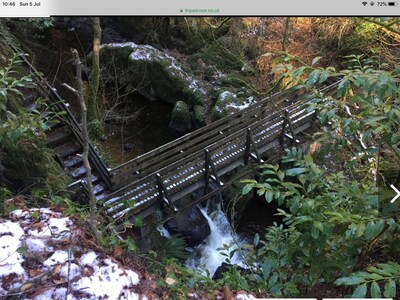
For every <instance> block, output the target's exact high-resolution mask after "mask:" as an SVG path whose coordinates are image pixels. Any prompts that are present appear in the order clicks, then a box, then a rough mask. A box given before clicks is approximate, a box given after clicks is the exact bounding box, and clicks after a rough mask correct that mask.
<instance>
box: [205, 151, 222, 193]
mask: <svg viewBox="0 0 400 300" xmlns="http://www.w3.org/2000/svg"><path fill="white" fill-rule="evenodd" d="M204 154H205V158H204V163H205V166H204V168H205V174H204V175H205V178H204V179H205V192H206V193H207V192H208V186H209V179H210V177H211V178H212V179H213V180H214V181H215V182H216V183H217V185H218V187H221V186H222V185H223V183H222V182H221V181H220V180H219V177H218V173H217V170H216V169H215V166H214V163H213V162H212V160H211V156H210V153H209V151H208V149H205V150H204ZM210 168H211V173H212V175H210Z"/></svg>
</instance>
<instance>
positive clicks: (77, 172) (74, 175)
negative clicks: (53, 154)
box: [71, 165, 86, 180]
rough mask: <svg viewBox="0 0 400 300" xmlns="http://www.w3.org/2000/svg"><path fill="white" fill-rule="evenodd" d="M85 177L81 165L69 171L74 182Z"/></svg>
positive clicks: (83, 167) (84, 171) (84, 169)
mask: <svg viewBox="0 0 400 300" xmlns="http://www.w3.org/2000/svg"><path fill="white" fill-rule="evenodd" d="M85 175H86V168H85V166H83V165H82V166H80V167H78V168H75V169H73V170H72V171H71V176H72V178H73V179H74V180H77V179H80V178H83V177H85Z"/></svg>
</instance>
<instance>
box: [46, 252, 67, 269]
mask: <svg viewBox="0 0 400 300" xmlns="http://www.w3.org/2000/svg"><path fill="white" fill-rule="evenodd" d="M70 259H71V260H72V259H73V258H72V253H71V254H70ZM67 260H68V251H66V250H57V251H55V252H54V253H53V255H52V256H50V257H49V258H48V259H47V260H45V261H44V263H43V265H44V266H46V267H52V266H55V265H59V264H63V263H65V262H66V261H67Z"/></svg>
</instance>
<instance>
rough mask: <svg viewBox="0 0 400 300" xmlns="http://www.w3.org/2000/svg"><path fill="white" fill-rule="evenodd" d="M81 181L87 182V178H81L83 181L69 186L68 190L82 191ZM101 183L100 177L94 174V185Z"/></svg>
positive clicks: (77, 181)
mask: <svg viewBox="0 0 400 300" xmlns="http://www.w3.org/2000/svg"><path fill="white" fill-rule="evenodd" d="M81 181H83V182H86V178H81V179H78V180H76V181H74V182H73V183H71V184H70V185H69V186H68V190H71V191H74V190H78V189H80V182H81ZM99 182H100V178H99V176H98V175H97V174H92V184H93V185H96V184H97V183H99Z"/></svg>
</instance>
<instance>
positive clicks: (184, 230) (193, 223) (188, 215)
mask: <svg viewBox="0 0 400 300" xmlns="http://www.w3.org/2000/svg"><path fill="white" fill-rule="evenodd" d="M165 227H166V228H167V229H168V231H169V233H170V234H177V235H180V236H181V237H183V238H184V239H185V241H186V243H187V245H188V246H189V247H195V246H197V245H199V244H200V243H201V242H202V241H203V240H204V239H205V238H206V237H207V236H208V235H210V233H211V229H210V226H209V225H208V222H207V219H206V218H205V217H204V215H203V214H202V213H201V211H200V209H199V208H198V207H192V208H190V209H188V210H186V211H184V212H181V213H179V214H177V215H176V216H175V217H174V218H172V219H170V220H169V221H167V222H166V223H165Z"/></svg>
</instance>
